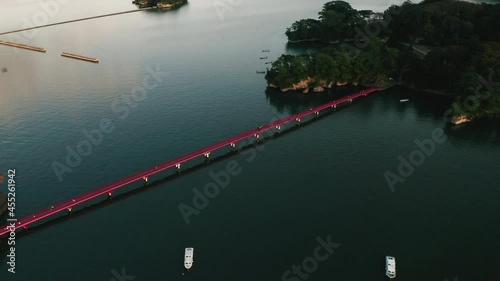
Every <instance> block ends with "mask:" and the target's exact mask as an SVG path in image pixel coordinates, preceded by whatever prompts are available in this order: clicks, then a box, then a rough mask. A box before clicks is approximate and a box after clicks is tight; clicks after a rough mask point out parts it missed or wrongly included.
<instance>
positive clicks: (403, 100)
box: [399, 99, 409, 102]
mask: <svg viewBox="0 0 500 281" xmlns="http://www.w3.org/2000/svg"><path fill="white" fill-rule="evenodd" d="M407 101H409V99H400V100H399V102H407Z"/></svg>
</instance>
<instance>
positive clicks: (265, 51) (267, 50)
mask: <svg viewBox="0 0 500 281" xmlns="http://www.w3.org/2000/svg"><path fill="white" fill-rule="evenodd" d="M270 51H271V50H269V49H264V50H262V52H263V53H269V52H270Z"/></svg>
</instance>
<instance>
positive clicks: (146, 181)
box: [142, 177, 148, 185]
mask: <svg viewBox="0 0 500 281" xmlns="http://www.w3.org/2000/svg"><path fill="white" fill-rule="evenodd" d="M142 180H143V181H144V185H146V184H148V177H142Z"/></svg>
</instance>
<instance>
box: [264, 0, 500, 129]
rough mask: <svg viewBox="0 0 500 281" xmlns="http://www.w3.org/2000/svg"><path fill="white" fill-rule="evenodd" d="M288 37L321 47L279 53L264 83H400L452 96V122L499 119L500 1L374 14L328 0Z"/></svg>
mask: <svg viewBox="0 0 500 281" xmlns="http://www.w3.org/2000/svg"><path fill="white" fill-rule="evenodd" d="M285 34H286V36H287V37H288V41H289V44H291V45H293V44H297V43H299V42H315V43H314V44H320V45H322V46H323V48H322V49H321V50H320V51H318V52H316V53H313V54H301V55H287V54H283V55H282V56H280V57H279V58H278V59H277V60H275V61H274V62H273V64H272V67H271V69H269V71H268V72H267V73H266V80H267V83H268V86H269V87H272V88H277V89H280V90H281V91H282V92H287V91H302V92H304V93H308V92H310V91H311V90H312V91H314V92H323V91H324V90H325V89H328V88H334V87H338V86H343V85H348V84H349V85H358V84H361V85H365V86H373V85H376V86H381V87H385V86H389V85H395V84H398V85H403V86H406V87H410V88H413V89H418V90H426V91H429V92H433V93H439V94H444V95H448V96H451V97H453V98H454V102H453V104H452V110H453V115H454V118H453V121H452V122H453V123H455V124H460V123H463V122H468V121H470V120H473V119H476V118H482V117H495V118H499V117H500V83H495V82H493V81H500V4H495V5H493V4H474V3H469V2H462V1H451V0H425V1H422V2H421V3H418V4H414V3H412V2H410V1H406V2H404V3H403V4H402V5H400V6H397V5H392V6H390V7H388V8H387V10H386V11H384V12H383V13H375V12H372V11H366V10H361V11H358V10H356V9H354V8H352V7H351V6H350V4H349V3H347V2H344V1H331V2H328V3H326V4H324V5H323V10H322V11H321V12H319V19H303V20H299V21H296V22H295V23H293V24H292V25H291V27H290V28H288V29H287V30H286V32H285ZM303 44H304V43H303Z"/></svg>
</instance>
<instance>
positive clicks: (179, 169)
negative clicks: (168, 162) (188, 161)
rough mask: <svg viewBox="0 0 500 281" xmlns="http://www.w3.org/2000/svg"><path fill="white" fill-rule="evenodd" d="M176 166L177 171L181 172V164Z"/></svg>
mask: <svg viewBox="0 0 500 281" xmlns="http://www.w3.org/2000/svg"><path fill="white" fill-rule="evenodd" d="M175 168H176V169H177V173H179V174H180V173H181V164H175Z"/></svg>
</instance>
